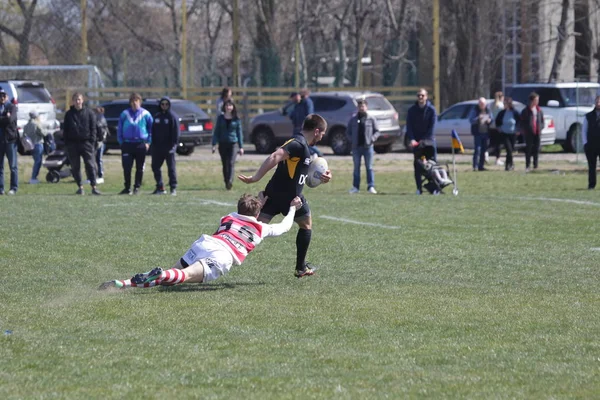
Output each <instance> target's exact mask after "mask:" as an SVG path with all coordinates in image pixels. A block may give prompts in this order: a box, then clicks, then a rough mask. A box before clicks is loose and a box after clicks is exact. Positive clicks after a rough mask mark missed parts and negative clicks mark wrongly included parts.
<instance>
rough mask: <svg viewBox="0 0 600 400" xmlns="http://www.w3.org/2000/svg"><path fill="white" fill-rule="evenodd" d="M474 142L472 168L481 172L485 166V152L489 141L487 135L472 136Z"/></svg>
mask: <svg viewBox="0 0 600 400" xmlns="http://www.w3.org/2000/svg"><path fill="white" fill-rule="evenodd" d="M473 139H474V140H475V151H474V152H473V168H477V169H478V170H482V169H483V166H484V164H485V152H486V151H487V147H488V141H489V140H490V138H489V136H488V135H487V134H485V135H473Z"/></svg>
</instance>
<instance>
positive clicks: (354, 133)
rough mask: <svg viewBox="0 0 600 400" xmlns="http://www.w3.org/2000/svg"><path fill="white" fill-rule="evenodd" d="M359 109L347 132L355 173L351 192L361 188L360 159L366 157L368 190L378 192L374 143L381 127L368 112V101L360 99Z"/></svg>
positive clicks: (356, 191)
mask: <svg viewBox="0 0 600 400" xmlns="http://www.w3.org/2000/svg"><path fill="white" fill-rule="evenodd" d="M356 103H357V107H358V110H357V112H356V114H354V115H352V117H350V121H348V128H347V129H346V134H347V136H348V141H349V142H350V143H352V160H353V162H354V174H353V178H352V189H350V193H358V191H359V189H360V161H361V158H363V157H364V159H365V168H366V169H367V191H368V192H369V193H372V194H377V190H375V174H374V173H373V155H374V150H373V143H375V141H376V140H377V138H378V137H379V129H378V128H377V121H375V118H373V117H370V116H369V115H368V114H367V108H368V105H367V101H366V100H358V101H357V102H356Z"/></svg>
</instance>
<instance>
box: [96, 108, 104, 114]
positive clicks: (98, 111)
mask: <svg viewBox="0 0 600 400" xmlns="http://www.w3.org/2000/svg"><path fill="white" fill-rule="evenodd" d="M96 112H97V113H98V114H104V107H96Z"/></svg>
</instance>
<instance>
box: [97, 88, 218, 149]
mask: <svg viewBox="0 0 600 400" xmlns="http://www.w3.org/2000/svg"><path fill="white" fill-rule="evenodd" d="M159 100H160V99H144V101H143V102H142V107H143V108H145V109H146V110H148V112H150V114H152V115H154V114H156V113H157V112H158V111H159ZM100 106H101V107H104V116H105V117H106V122H107V123H108V130H109V135H108V137H107V138H106V148H107V150H109V149H119V148H120V146H119V142H118V141H117V126H118V125H119V117H120V115H121V113H122V112H123V111H124V110H126V109H127V108H128V107H129V100H114V101H110V102H108V103H103V104H101V105H100ZM171 110H173V112H174V113H175V114H176V115H177V117H178V118H179V130H180V131H181V134H180V136H179V146H178V147H177V154H180V155H189V154H192V153H193V152H194V147H195V146H198V145H201V144H210V143H211V141H212V129H213V123H212V121H211V119H210V117H209V116H208V114H206V113H205V112H204V111H202V109H201V108H200V107H198V105H196V103H194V102H193V101H190V100H182V99H171Z"/></svg>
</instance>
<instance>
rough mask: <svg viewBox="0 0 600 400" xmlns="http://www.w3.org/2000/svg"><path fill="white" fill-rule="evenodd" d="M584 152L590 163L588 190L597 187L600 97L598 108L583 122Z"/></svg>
mask: <svg viewBox="0 0 600 400" xmlns="http://www.w3.org/2000/svg"><path fill="white" fill-rule="evenodd" d="M582 139H583V150H584V151H585V156H586V158H587V162H588V189H589V190H592V189H594V188H595V187H596V165H597V164H596V162H597V161H598V157H600V96H596V107H595V108H594V109H593V110H592V111H590V112H589V113H587V114H586V115H585V119H584V120H583V131H582Z"/></svg>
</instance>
